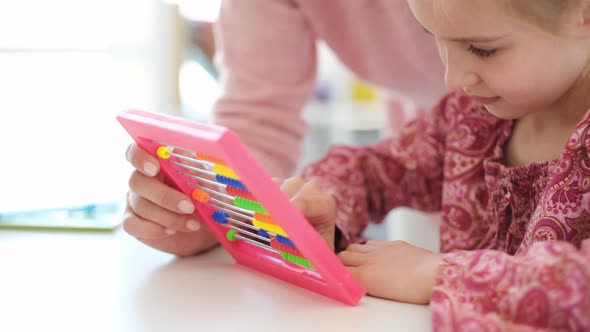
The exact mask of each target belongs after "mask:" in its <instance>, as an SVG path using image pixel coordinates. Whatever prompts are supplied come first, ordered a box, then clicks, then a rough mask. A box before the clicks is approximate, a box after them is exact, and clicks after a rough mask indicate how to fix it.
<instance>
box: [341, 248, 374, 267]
mask: <svg viewBox="0 0 590 332" xmlns="http://www.w3.org/2000/svg"><path fill="white" fill-rule="evenodd" d="M338 258H340V260H341V261H342V263H343V264H344V266H348V267H351V266H361V265H363V264H365V263H366V262H367V255H366V254H363V253H359V252H353V251H346V250H345V251H341V252H340V253H339V254H338Z"/></svg>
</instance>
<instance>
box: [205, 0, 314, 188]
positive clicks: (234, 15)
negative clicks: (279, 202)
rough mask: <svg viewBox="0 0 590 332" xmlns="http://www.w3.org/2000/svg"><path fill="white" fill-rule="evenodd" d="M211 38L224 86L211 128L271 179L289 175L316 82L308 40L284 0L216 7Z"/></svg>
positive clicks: (308, 30)
mask: <svg viewBox="0 0 590 332" xmlns="http://www.w3.org/2000/svg"><path fill="white" fill-rule="evenodd" d="M215 32H216V42H217V47H218V53H217V54H216V62H217V63H218V64H219V65H220V67H221V68H220V71H221V80H222V83H223V94H222V96H221V97H220V99H219V100H218V101H217V103H216V104H215V106H214V110H213V111H214V116H215V122H216V123H218V124H220V125H223V126H227V127H229V128H231V129H232V130H233V131H234V132H235V133H236V134H237V135H238V136H239V137H240V138H241V139H242V141H243V142H244V143H245V144H246V146H248V148H249V149H250V151H251V152H252V153H253V154H254V156H255V157H256V158H257V159H258V160H260V161H261V162H262V164H263V165H264V166H265V167H266V169H267V170H268V171H269V172H270V173H271V174H272V175H273V176H278V177H287V176H290V175H291V173H292V172H293V171H294V169H295V165H296V163H297V161H298V160H299V156H300V154H301V151H300V145H301V141H302V139H303V135H304V134H305V132H306V131H307V124H306V123H305V121H304V119H303V117H302V109H303V106H304V104H305V102H306V101H307V100H308V98H309V95H310V94H311V91H312V89H313V87H314V84H315V77H316V36H315V34H314V33H313V31H312V30H311V28H310V26H309V24H308V22H307V21H306V19H305V17H304V16H303V14H302V12H301V10H300V9H299V8H298V6H296V5H295V4H293V2H292V1H290V0H276V1H266V0H248V1H223V2H222V6H221V10H220V14H219V19H218V21H217V22H216V25H215Z"/></svg>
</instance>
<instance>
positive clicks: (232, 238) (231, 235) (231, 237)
mask: <svg viewBox="0 0 590 332" xmlns="http://www.w3.org/2000/svg"><path fill="white" fill-rule="evenodd" d="M237 233H238V232H236V230H235V229H230V230H229V231H227V233H226V234H225V237H226V238H227V240H228V241H231V242H233V241H235V240H236V234H237Z"/></svg>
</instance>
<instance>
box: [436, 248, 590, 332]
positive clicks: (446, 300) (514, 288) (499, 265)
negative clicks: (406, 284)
mask: <svg viewBox="0 0 590 332" xmlns="http://www.w3.org/2000/svg"><path fill="white" fill-rule="evenodd" d="M431 307H432V312H433V319H434V326H435V329H437V330H440V331H448V330H453V331H454V330H457V331H462V330H474V329H475V330H485V331H506V330H515V329H518V330H519V331H520V330H537V329H539V330H546V329H552V330H569V331H582V330H584V331H588V330H590V240H586V241H585V242H583V243H582V246H581V249H577V248H576V247H575V246H573V245H572V244H570V243H568V242H563V241H552V242H538V243H535V244H533V245H532V246H531V247H529V248H528V250H526V251H524V252H523V253H522V254H519V255H516V256H510V255H508V254H506V253H503V252H498V251H492V250H477V251H456V252H453V253H449V254H446V255H445V258H444V261H443V263H442V264H441V267H440V269H439V275H438V277H437V280H436V286H435V288H434V291H433V294H432V300H431ZM484 327H485V328H484Z"/></svg>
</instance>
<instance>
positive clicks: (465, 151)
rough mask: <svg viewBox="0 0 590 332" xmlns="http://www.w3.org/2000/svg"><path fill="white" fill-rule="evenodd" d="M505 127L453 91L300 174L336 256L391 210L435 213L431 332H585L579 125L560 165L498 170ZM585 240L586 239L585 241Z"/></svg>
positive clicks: (584, 193)
mask: <svg viewBox="0 0 590 332" xmlns="http://www.w3.org/2000/svg"><path fill="white" fill-rule="evenodd" d="M512 128H513V121H508V120H502V119H498V118H496V117H494V116H493V115H491V114H490V113H488V112H487V111H486V110H485V109H484V108H483V107H482V106H481V105H478V104H476V103H475V102H473V101H472V100H471V99H470V98H469V97H468V96H466V95H464V94H461V93H452V94H449V95H448V96H446V97H445V98H443V99H442V100H441V102H440V103H439V104H438V105H437V107H435V108H434V109H433V110H432V112H429V113H425V114H423V115H422V116H420V117H419V118H418V119H416V120H415V121H413V122H411V123H409V124H408V125H407V126H406V127H405V129H404V130H403V131H402V132H401V134H400V135H399V136H398V137H394V138H390V139H388V140H385V141H382V142H381V143H379V144H377V145H374V146H368V147H360V148H359V147H356V148H355V147H343V146H337V147H334V148H332V149H331V150H330V152H329V153H328V154H327V155H326V156H325V157H324V158H323V159H322V160H320V161H318V162H317V163H315V164H312V165H310V166H308V167H307V168H306V169H304V171H303V174H302V175H303V177H304V178H306V179H307V180H311V179H314V180H316V182H317V183H318V185H320V187H322V188H323V189H324V190H325V191H327V192H329V193H330V194H332V195H333V196H334V198H335V199H336V201H337V203H338V211H337V225H338V228H339V230H340V231H341V232H342V234H343V236H342V239H341V243H338V247H340V248H341V249H342V248H345V247H346V246H347V245H348V244H349V243H351V242H358V241H361V240H362V231H363V230H364V228H365V227H366V226H367V224H368V223H369V222H381V221H382V220H383V218H384V216H385V214H386V213H387V212H389V211H390V210H391V209H392V208H395V207H399V206H408V207H412V208H416V209H419V210H423V211H441V212H442V223H441V226H440V230H441V235H440V236H441V248H440V249H441V252H443V253H446V254H445V258H444V262H443V263H442V264H441V266H440V268H439V275H438V277H437V282H436V287H435V288H434V291H433V296H432V301H431V307H432V311H433V319H434V323H435V324H434V326H435V329H437V330H474V331H484V330H489V331H500V330H506V329H516V328H518V329H533V330H534V329H547V328H551V329H558V330H559V329H563V330H590V240H586V239H589V238H590V158H589V154H588V147H590V135H588V131H589V130H590V115H589V114H587V115H586V116H585V117H584V119H583V120H582V121H581V122H580V123H579V125H578V126H577V127H576V129H575V131H574V132H573V133H572V135H571V138H570V140H569V141H568V142H567V144H566V146H565V147H564V151H563V153H562V154H561V157H560V158H559V159H557V160H553V161H545V162H537V163H533V164H529V165H526V166H519V167H506V166H504V165H503V164H502V156H503V153H504V146H505V144H506V142H507V141H508V138H509V137H510V134H511V132H512ZM585 240H586V241H585Z"/></svg>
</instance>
